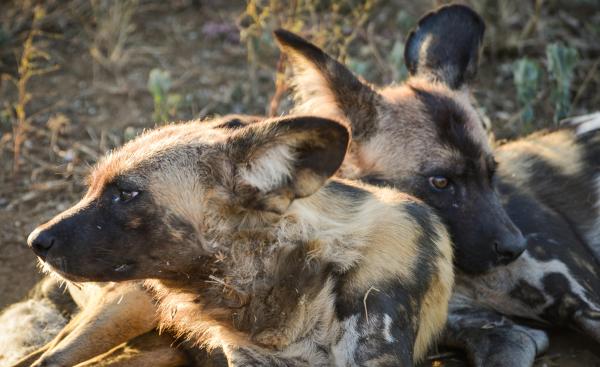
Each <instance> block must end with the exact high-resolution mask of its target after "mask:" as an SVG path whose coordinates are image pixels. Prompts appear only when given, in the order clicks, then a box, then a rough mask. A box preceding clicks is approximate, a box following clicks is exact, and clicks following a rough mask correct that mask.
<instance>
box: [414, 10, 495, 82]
mask: <svg viewBox="0 0 600 367" xmlns="http://www.w3.org/2000/svg"><path fill="white" fill-rule="evenodd" d="M484 32H485V23H484V22H483V19H481V17H480V16H479V14H477V13H476V12H475V11H473V10H472V9H471V8H469V7H467V6H464V5H448V6H444V7H441V8H439V9H438V10H436V11H433V12H431V13H428V14H427V15H425V16H424V17H423V18H421V20H420V21H419V24H418V25H417V28H416V29H415V30H413V31H412V32H411V33H410V35H409V36H408V41H407V43H406V48H405V50H404V60H405V62H406V67H407V68H408V71H409V72H410V74H411V75H419V76H425V77H427V78H429V79H432V80H437V81H441V82H443V83H445V84H447V85H448V86H449V87H450V88H452V89H457V88H460V87H461V86H462V85H463V84H464V83H466V82H469V81H470V80H471V79H473V78H474V77H475V75H476V74H477V64H478V62H479V53H480V48H481V43H482V41H483V34H484Z"/></svg>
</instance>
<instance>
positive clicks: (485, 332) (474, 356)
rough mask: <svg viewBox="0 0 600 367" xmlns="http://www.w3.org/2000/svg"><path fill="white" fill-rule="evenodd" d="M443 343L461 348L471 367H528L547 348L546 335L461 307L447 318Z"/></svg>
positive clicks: (487, 311)
mask: <svg viewBox="0 0 600 367" xmlns="http://www.w3.org/2000/svg"><path fill="white" fill-rule="evenodd" d="M444 344H446V345H449V346H453V347H457V348H461V349H464V350H465V351H466V353H467V356H468V358H469V361H470V362H471V364H472V365H473V366H475V367H484V366H485V367H529V366H532V365H533V362H534V360H535V357H536V356H537V355H539V354H541V353H543V352H544V351H545V350H546V349H547V348H548V336H547V334H546V332H544V331H542V330H537V329H532V328H529V327H526V326H521V325H517V324H515V323H514V322H513V321H511V320H509V319H508V318H506V317H505V316H503V315H501V314H499V313H496V312H493V311H489V310H484V309H476V308H464V309H461V310H453V311H452V312H451V313H450V315H449V316H448V324H447V327H446V330H445V333H444Z"/></svg>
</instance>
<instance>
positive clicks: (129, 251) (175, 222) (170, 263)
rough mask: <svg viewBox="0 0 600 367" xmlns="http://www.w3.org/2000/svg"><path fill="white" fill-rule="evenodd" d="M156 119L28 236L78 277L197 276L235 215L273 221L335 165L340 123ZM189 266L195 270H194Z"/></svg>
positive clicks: (342, 137) (45, 256) (342, 139)
mask: <svg viewBox="0 0 600 367" xmlns="http://www.w3.org/2000/svg"><path fill="white" fill-rule="evenodd" d="M244 124H245V122H243V121H242V122H240V125H241V127H239V128H235V127H237V124H233V125H235V126H232V125H231V121H229V120H228V121H214V122H202V123H200V122H191V123H187V124H179V125H170V126H166V127H162V128H159V129H156V130H153V131H150V132H148V133H145V134H144V135H142V136H140V137H138V138H136V139H135V140H133V141H131V142H129V143H127V144H126V145H125V146H123V147H122V148H120V149H118V150H115V151H114V152H112V153H110V154H108V155H107V156H106V157H104V158H103V159H102V160H101V161H100V162H99V163H98V164H97V165H96V166H95V168H94V169H93V171H92V173H91V175H90V177H89V189H88V191H87V193H86V194H85V196H84V197H83V199H82V200H81V201H80V202H79V203H77V204H76V205H75V206H73V207H72V208H70V209H68V210H66V211H65V212H63V213H61V214H59V215H57V216H56V217H55V218H53V219H52V220H50V221H49V222H47V223H45V224H43V225H41V226H39V227H38V228H37V229H35V230H34V231H33V232H32V233H31V235H30V236H29V239H28V243H29V245H30V246H31V247H32V249H33V250H34V252H35V253H36V254H37V256H38V257H39V258H40V259H41V260H43V261H44V262H45V263H46V264H48V265H50V267H51V268H52V269H53V270H54V271H56V272H58V273H59V274H61V275H63V276H65V277H66V278H68V279H70V280H74V281H118V280H128V279H142V278H156V279H171V278H178V279H180V278H181V276H182V274H195V275H200V276H202V274H201V273H202V269H204V270H205V271H206V272H207V274H210V273H211V271H212V270H211V267H212V266H214V264H215V263H217V262H218V256H219V253H220V252H226V250H227V249H224V248H222V246H226V245H224V243H226V242H222V241H219V237H220V236H223V235H224V234H230V233H232V232H235V231H232V228H239V227H240V223H244V222H252V221H254V223H256V221H259V222H260V221H269V220H276V218H277V217H278V216H279V215H280V214H281V213H282V212H284V211H285V210H286V209H287V207H288V206H289V205H290V203H291V202H292V201H293V200H295V199H297V198H302V197H306V196H309V195H311V194H313V193H314V192H316V191H317V190H319V188H320V187H321V185H323V184H324V182H325V181H326V180H327V179H328V178H329V177H330V176H332V175H333V174H334V173H335V172H336V171H337V169H338V168H339V166H340V165H341V163H342V161H343V158H344V155H345V153H346V148H347V145H348V140H349V133H348V131H347V129H346V127H344V126H343V125H341V124H339V123H336V122H334V121H331V120H327V119H323V118H316V117H295V118H286V119H280V120H270V121H266V122H258V123H252V124H250V125H248V126H244ZM192 269H193V270H192Z"/></svg>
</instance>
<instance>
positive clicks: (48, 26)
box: [0, 0, 600, 367]
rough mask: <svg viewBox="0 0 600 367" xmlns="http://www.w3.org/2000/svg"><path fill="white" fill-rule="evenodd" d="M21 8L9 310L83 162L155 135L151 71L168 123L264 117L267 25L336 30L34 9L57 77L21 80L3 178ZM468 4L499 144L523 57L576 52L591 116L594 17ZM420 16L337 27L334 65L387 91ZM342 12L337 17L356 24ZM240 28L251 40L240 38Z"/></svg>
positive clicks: (585, 355) (407, 5)
mask: <svg viewBox="0 0 600 367" xmlns="http://www.w3.org/2000/svg"><path fill="white" fill-rule="evenodd" d="M34 3H37V2H33V1H16V0H15V1H14V2H11V1H4V2H1V3H0V27H1V28H0V74H2V75H3V77H2V78H1V79H0V309H2V308H3V307H4V306H6V305H8V304H11V303H13V302H15V301H18V300H20V299H22V298H23V297H24V296H25V295H26V294H27V292H28V291H29V289H30V288H31V287H32V286H33V284H34V283H35V282H36V281H37V280H38V279H40V273H39V272H38V271H37V270H36V260H35V256H34V255H33V253H32V252H31V251H30V250H29V249H28V248H27V246H26V238H27V235H28V234H29V233H30V232H31V230H32V229H34V228H35V227H36V226H37V225H39V224H40V223H43V222H44V221H46V220H48V219H49V218H51V217H52V216H53V215H54V214H56V213H58V212H60V211H62V210H64V209H66V208H67V207H69V206H70V205H72V204H73V203H74V202H76V201H77V199H78V198H79V197H80V196H81V195H82V193H83V192H84V190H85V186H84V184H83V183H84V177H85V174H86V172H87V169H88V167H89V165H90V164H93V163H94V162H95V161H96V160H97V159H98V158H99V157H100V156H101V155H102V154H104V153H105V152H106V151H108V150H109V149H111V148H113V147H115V146H118V145H120V144H122V143H123V142H124V141H126V140H127V139H129V138H131V137H132V136H134V135H135V134H137V133H138V132H139V131H141V130H142V129H144V128H148V127H152V126H155V125H156V124H157V121H156V120H155V116H156V114H155V113H154V109H155V102H154V100H153V96H152V95H151V94H150V93H149V91H148V87H147V82H148V76H149V73H150V71H151V70H152V69H155V68H157V69H160V70H163V71H166V72H168V73H170V84H171V85H170V89H169V90H168V94H171V95H173V96H174V97H176V98H178V99H179V103H178V104H177V106H176V107H175V108H171V110H169V111H167V112H165V113H167V114H168V117H169V119H170V120H188V119H192V118H203V117H206V116H210V115H214V114H226V113H248V114H264V113H265V112H266V111H267V107H268V105H269V100H270V98H271V96H272V95H273V93H274V81H275V69H276V65H277V53H276V52H275V46H274V44H273V40H272V37H270V30H272V29H274V28H275V27H276V26H278V25H280V24H286V25H290V24H291V25H295V26H296V25H298V24H300V25H299V27H300V28H302V27H304V29H305V30H308V29H309V28H310V27H311V26H312V27H314V28H315V29H318V30H320V31H323V30H327V29H329V28H328V27H333V26H334V25H335V24H332V23H334V22H336V19H337V22H340V19H341V18H339V17H338V18H336V17H335V16H329V15H327V16H322V17H320V15H319V14H317V15H319V16H317V18H318V20H317V21H315V20H314V19H312V18H308V17H307V18H303V19H300V20H299V19H291V21H289V19H288V20H286V19H285V17H286V16H287V15H288V13H289V14H292V13H293V11H295V10H294V9H293V8H290V7H289V6H287V5H281V4H280V5H279V6H280V10H282V12H281V14H275V15H274V16H273V17H272V18H260V19H257V18H252V17H251V16H249V15H248V13H246V14H245V15H243V13H244V12H245V8H244V6H243V4H241V3H237V4H236V3H235V2H218V1H194V0H177V1H171V2H159V1H134V0H128V1H122V2H110V1H87V0H71V1H69V2H63V1H58V0H48V1H45V2H43V4H44V5H43V7H44V9H45V11H46V14H45V16H44V17H43V19H42V21H41V23H40V29H41V31H42V33H41V34H40V35H39V36H37V37H36V38H35V39H34V40H35V45H36V46H37V47H39V49H40V50H43V51H44V52H45V53H47V56H48V60H47V61H43V62H42V64H43V66H57V67H58V70H56V71H53V72H50V73H47V74H43V75H38V76H34V77H32V79H31V80H30V81H29V83H28V87H27V92H28V93H29V95H30V96H31V99H30V101H29V103H28V104H27V106H26V108H25V111H26V113H27V116H28V118H29V123H28V124H29V127H28V129H27V131H26V139H25V141H24V143H23V146H22V152H21V155H20V157H19V161H18V162H19V168H20V170H19V172H18V173H14V172H13V154H14V150H13V146H12V144H13V138H14V136H13V133H14V132H13V126H12V125H11V124H12V123H13V122H14V120H15V116H16V110H15V105H14V103H15V102H16V101H17V99H18V93H17V90H16V88H15V86H14V84H13V83H12V81H11V78H16V79H18V64H19V57H20V55H21V52H22V45H23V44H24V42H25V39H26V37H27V35H28V33H29V31H30V28H31V19H32V13H33V5H34ZM250 3H251V4H254V3H255V2H254V1H251V2H250ZM275 3H277V2H275ZM349 3H350V2H349ZM434 3H441V2H436V1H434ZM469 3H471V4H472V5H474V7H475V8H476V9H477V10H478V11H480V12H482V13H483V14H484V17H485V18H486V21H488V24H489V26H488V34H487V38H486V40H487V41H486V42H487V45H486V51H485V53H484V55H483V60H482V66H481V77H480V80H479V81H478V82H477V84H476V91H475V92H476V96H477V97H478V98H479V101H480V104H481V106H482V108H483V109H484V110H485V112H486V113H487V115H488V116H490V118H491V119H492V121H493V123H494V124H493V126H494V128H495V131H496V133H497V134H499V136H500V137H503V138H506V137H514V136H517V135H519V134H521V133H523V132H524V130H523V126H521V125H520V124H519V120H518V114H519V109H520V107H519V105H518V104H517V103H516V102H515V99H516V97H515V89H514V86H513V82H512V71H511V70H512V69H511V65H512V63H513V62H514V61H515V60H516V59H517V58H520V57H523V56H528V57H532V58H534V59H537V60H538V61H539V60H541V61H540V63H542V64H543V59H544V49H545V45H546V44H548V43H549V42H555V41H567V42H569V44H571V45H574V46H576V47H577V48H578V50H579V53H580V61H579V64H578V67H577V69H576V74H575V83H574V87H573V91H572V92H573V94H574V95H575V96H576V103H575V105H574V106H573V113H585V112H589V111H591V110H593V109H594V108H598V106H600V95H599V94H598V93H592V91H594V90H598V88H599V87H600V78H599V75H600V73H598V72H597V70H598V69H597V68H598V63H599V60H600V46H599V45H598V43H597V39H598V37H599V36H600V28H598V24H600V6H598V5H595V4H594V2H593V1H585V0H580V1H573V2H570V1H555V2H552V6H547V7H546V6H544V7H543V8H542V9H541V11H540V13H539V14H538V16H535V11H534V9H533V7H532V6H531V4H529V3H528V4H523V2H522V1H513V0H511V1H504V2H490V1H486V0H473V1H470V2H469ZM344 4H345V3H344ZM320 6H321V7H322V8H325V9H326V8H327V6H326V5H323V4H321V5H320ZM430 6H431V4H430V3H429V2H411V1H403V0H398V1H385V0H382V1H380V2H379V5H378V6H376V7H375V8H374V9H373V10H371V12H372V13H371V14H369V17H368V19H367V21H366V22H365V23H364V24H363V25H362V26H361V27H359V28H358V29H357V32H355V33H352V31H353V29H348V28H347V27H346V26H343V25H342V26H339V32H341V33H339V34H342V35H353V36H354V37H355V39H354V41H353V42H351V43H350V45H349V48H348V50H347V56H346V62H348V63H349V64H350V65H352V67H353V68H354V69H355V70H357V71H361V70H363V71H365V73H366V77H367V79H369V80H372V81H374V82H378V83H389V82H392V81H394V80H397V77H398V76H401V75H402V73H401V72H400V69H394V67H395V66H397V65H395V66H394V65H393V64H392V63H393V62H396V61H398V60H397V59H396V56H394V55H395V54H394V53H393V52H392V51H393V47H394V46H395V45H396V43H398V42H399V43H400V44H401V43H402V42H403V41H404V38H403V37H404V36H403V35H405V34H406V33H407V31H408V29H409V28H410V27H412V26H413V25H414V24H415V23H416V20H417V19H418V17H419V16H420V14H423V13H424V12H425V11H426V10H428V9H429V8H430ZM288 8H289V9H288ZM511 9H512V10H511ZM515 9H520V10H519V11H516V10H515ZM250 10H251V9H250ZM250 10H248V11H250ZM283 10H284V11H283ZM296 10H297V9H296ZM348 14H350V15H344V16H356V14H354V15H353V14H352V13H351V12H350V13H348ZM242 15H243V16H242ZM282 19H284V20H283V21H282ZM529 22H536V23H535V24H536V26H535V27H537V28H535V27H534V31H532V32H531V33H530V34H523V33H521V32H522V30H523V29H524V28H526V25H527V24H529ZM240 25H241V26H242V27H243V28H244V32H245V34H247V35H250V36H248V37H247V38H245V39H240V33H239V32H238V26H240ZM336 27H337V26H336ZM257 29H258V30H259V31H256V30H257ZM535 29H537V31H535ZM336 30H338V29H337V28H336ZM253 32H254V33H253ZM313 35H315V37H316V35H317V34H316V31H315V33H314V34H313ZM249 45H250V46H251V47H252V50H253V51H252V52H249V51H248V46H249ZM376 60H377V61H376ZM400 61H401V60H400ZM386 63H388V64H386ZM594 70H596V71H594ZM549 95H550V91H542V97H544V98H541V99H540V101H539V102H538V104H537V105H536V106H535V112H536V114H537V115H536V118H537V119H536V121H540V123H539V124H538V126H536V127H545V126H551V119H552V111H553V108H552V103H551V102H550V100H549V98H547V97H548V96H549ZM289 105H290V100H289V97H284V98H283V100H282V103H281V105H280V109H279V110H278V111H275V113H278V112H281V111H282V110H284V109H285V108H286V107H287V106H289ZM597 350H598V346H597V345H594V344H592V343H590V342H589V341H586V340H584V338H583V337H581V336H579V335H577V334H573V333H563V332H554V333H553V334H552V343H551V348H550V351H549V352H548V353H547V354H546V355H545V356H543V357H541V358H539V360H538V362H537V363H536V366H540V367H541V366H600V356H599V355H598V354H597V352H596V351H597ZM441 363H442V364H437V365H436V364H435V363H432V365H436V366H440V365H447V366H452V365H457V366H458V365H464V363H463V362H461V357H460V355H456V356H455V357H450V358H445V359H442V360H441Z"/></svg>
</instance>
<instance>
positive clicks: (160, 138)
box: [88, 121, 227, 192]
mask: <svg viewBox="0 0 600 367" xmlns="http://www.w3.org/2000/svg"><path fill="white" fill-rule="evenodd" d="M217 122H218V121H215V122H200V121H192V122H188V123H185V124H173V125H168V126H164V127H160V128H158V129H153V130H149V131H147V132H145V133H143V134H142V135H140V136H138V137H137V138H135V139H133V140H131V141H129V142H128V143H127V144H125V145H124V146H122V147H120V148H117V149H115V150H114V151H112V152H110V153H109V154H107V155H106V156H104V157H103V158H102V159H101V160H100V161H99V162H98V163H97V164H96V165H95V167H94V168H93V170H92V172H91V173H90V175H89V177H88V184H89V186H90V191H91V192H92V191H96V190H98V189H101V188H102V187H103V186H104V185H106V184H107V183H110V182H113V181H114V180H116V179H117V178H119V177H122V176H125V175H126V176H128V180H130V181H134V182H137V183H140V184H141V183H142V181H143V180H144V176H145V173H147V172H146V170H147V169H148V168H149V167H152V166H155V167H156V166H157V165H160V164H161V162H176V161H178V160H180V159H182V158H185V157H186V156H187V157H189V156H190V155H195V156H197V155H199V154H203V153H206V152H207V151H210V149H209V147H210V146H211V145H213V144H215V143H217V142H220V141H223V140H224V139H225V138H226V136H227V131H226V130H225V129H219V128H217V127H218V126H216V124H217Z"/></svg>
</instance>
